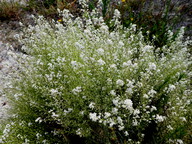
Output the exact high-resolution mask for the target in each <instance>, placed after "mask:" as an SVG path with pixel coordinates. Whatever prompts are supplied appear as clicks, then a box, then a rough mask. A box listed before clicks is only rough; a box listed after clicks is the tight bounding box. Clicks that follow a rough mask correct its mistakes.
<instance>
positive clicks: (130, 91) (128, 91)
mask: <svg viewBox="0 0 192 144" xmlns="http://www.w3.org/2000/svg"><path fill="white" fill-rule="evenodd" d="M125 92H126V93H128V94H132V93H133V90H132V88H127V89H126V91H125Z"/></svg>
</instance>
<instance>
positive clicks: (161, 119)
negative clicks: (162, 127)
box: [155, 114, 165, 122]
mask: <svg viewBox="0 0 192 144" xmlns="http://www.w3.org/2000/svg"><path fill="white" fill-rule="evenodd" d="M155 119H156V120H157V122H163V121H164V120H165V117H164V116H161V115H158V114H157V115H156V118H155Z"/></svg>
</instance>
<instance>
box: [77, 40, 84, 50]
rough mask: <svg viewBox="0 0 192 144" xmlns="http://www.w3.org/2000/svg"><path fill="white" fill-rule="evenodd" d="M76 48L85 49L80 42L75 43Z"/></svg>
mask: <svg viewBox="0 0 192 144" xmlns="http://www.w3.org/2000/svg"><path fill="white" fill-rule="evenodd" d="M75 46H76V48H79V49H81V50H82V49H84V46H83V45H81V44H80V43H78V42H75Z"/></svg>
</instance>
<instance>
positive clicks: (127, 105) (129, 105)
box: [122, 99, 133, 111]
mask: <svg viewBox="0 0 192 144" xmlns="http://www.w3.org/2000/svg"><path fill="white" fill-rule="evenodd" d="M122 106H123V108H126V109H128V110H130V111H132V110H133V107H132V106H133V102H132V101H131V100H130V99H126V100H124V102H123V105H122Z"/></svg>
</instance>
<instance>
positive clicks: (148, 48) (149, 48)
mask: <svg viewBox="0 0 192 144" xmlns="http://www.w3.org/2000/svg"><path fill="white" fill-rule="evenodd" d="M152 48H153V47H152V46H150V45H146V46H145V47H144V48H143V49H142V50H143V52H144V53H145V52H150V51H151V50H152Z"/></svg>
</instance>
